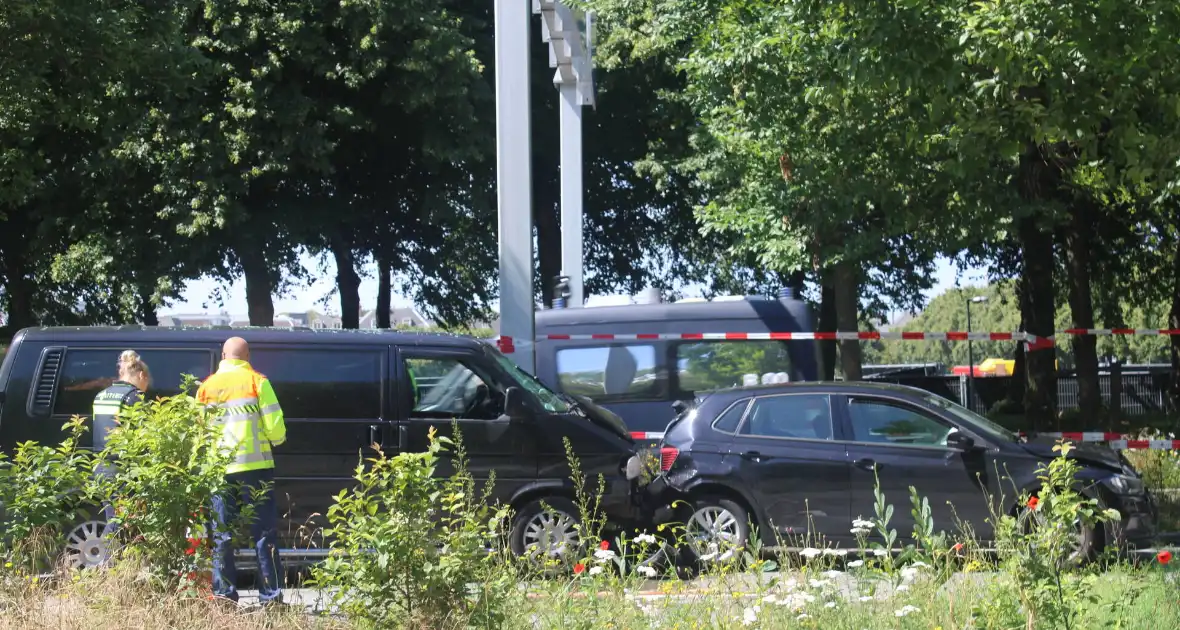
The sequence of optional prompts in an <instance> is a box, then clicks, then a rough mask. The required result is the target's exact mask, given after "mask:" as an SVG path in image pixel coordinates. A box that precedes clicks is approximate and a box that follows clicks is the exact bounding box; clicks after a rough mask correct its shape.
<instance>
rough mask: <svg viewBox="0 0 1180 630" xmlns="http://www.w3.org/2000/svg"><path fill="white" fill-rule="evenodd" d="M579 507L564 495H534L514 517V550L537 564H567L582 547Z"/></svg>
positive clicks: (511, 533)
mask: <svg viewBox="0 0 1180 630" xmlns="http://www.w3.org/2000/svg"><path fill="white" fill-rule="evenodd" d="M579 523H580V521H579V519H578V509H577V507H576V506H575V505H574V503H573V501H570V500H569V499H566V498H565V497H557V496H549V497H545V498H542V499H535V500H533V501H530V502H528V503H526V504H524V505H523V506H521V507H520V509H518V510H517V511H516V515H515V516H514V517H513V519H512V529H511V530H510V531H509V533H508V544H509V547H510V548H511V549H512V553H513V554H515V555H517V556H519V557H523V558H528V559H530V560H532V561H534V562H535V563H536V564H539V565H540V564H545V563H546V562H547V561H557V562H559V563H562V564H568V563H571V562H573V561H574V559H575V558H577V556H578V554H579V553H580V550H581V540H580V539H579V537H578V529H577V527H578V525H579Z"/></svg>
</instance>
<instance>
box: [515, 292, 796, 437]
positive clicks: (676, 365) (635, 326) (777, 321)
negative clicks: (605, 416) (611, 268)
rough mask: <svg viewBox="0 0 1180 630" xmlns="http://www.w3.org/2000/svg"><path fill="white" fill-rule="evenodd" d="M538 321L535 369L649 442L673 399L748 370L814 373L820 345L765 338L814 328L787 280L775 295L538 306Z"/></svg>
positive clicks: (739, 380) (724, 383) (738, 378)
mask: <svg viewBox="0 0 1180 630" xmlns="http://www.w3.org/2000/svg"><path fill="white" fill-rule="evenodd" d="M536 330H537V346H536V361H537V377H538V378H540V379H541V381H542V382H544V383H545V384H546V385H549V386H550V387H552V388H553V389H555V390H557V391H559V392H563V393H566V394H572V395H578V396H584V397H586V398H588V399H590V400H592V401H594V402H595V403H597V404H599V405H602V406H603V407H605V408H607V409H610V410H611V411H613V412H615V413H617V414H618V415H619V416H621V417H622V418H623V421H624V422H626V424H627V426H628V427H629V428H630V429H631V431H632V432H634V434H633V437H634V438H636V439H637V440H645V439H646V440H647V441H648V442H651V441H658V440H659V439H660V437H661V436H662V432H663V430H664V427H665V426H667V424H668V423H669V422H671V421H672V419H673V417H675V415H676V414H675V412H674V411H673V408H672V403H673V402H675V401H682V402H689V401H692V400H693V398H694V397H695V395H696V394H697V392H703V391H710V390H715V389H725V388H729V387H734V386H740V385H742V384H743V380H744V379H745V377H746V375H747V374H750V375H753V376H756V377H757V378H758V380H759V382H761V381H762V377H763V376H764V375H766V374H775V375H776V376H777V375H780V374H784V373H785V374H786V375H787V377H788V379H789V380H790V381H791V382H798V381H816V380H819V344H817V343H816V342H815V341H814V340H810V339H793V340H785V339H773V338H771V336H772V333H812V332H814V331H815V328H814V326H813V318H812V313H811V309H810V307H809V306H808V305H807V303H806V302H804V301H802V300H800V299H798V298H797V297H796V296H795V294H794V292H792V291H791V290H790V289H784V290H783V291H782V292H781V293H780V295H779V296H778V298H777V299H771V298H767V297H761V296H734V297H730V298H714V299H713V300H712V301H704V300H682V301H680V302H669V303H661V302H656V303H651V304H625V305H619V306H587V307H583V308H555V309H550V310H544V311H539V312H538V313H537V319H536ZM724 333H742V334H745V335H748V337H747V338H745V339H742V338H740V336H741V335H728V336H726V335H724Z"/></svg>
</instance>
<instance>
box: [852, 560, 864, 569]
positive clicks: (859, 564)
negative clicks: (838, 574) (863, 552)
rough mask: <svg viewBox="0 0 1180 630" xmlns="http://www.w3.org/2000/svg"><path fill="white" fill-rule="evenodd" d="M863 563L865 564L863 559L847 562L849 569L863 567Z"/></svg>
mask: <svg viewBox="0 0 1180 630" xmlns="http://www.w3.org/2000/svg"><path fill="white" fill-rule="evenodd" d="M864 565H865V561H864V560H853V561H852V562H849V563H848V568H849V569H859V568H861V567H863V566H864Z"/></svg>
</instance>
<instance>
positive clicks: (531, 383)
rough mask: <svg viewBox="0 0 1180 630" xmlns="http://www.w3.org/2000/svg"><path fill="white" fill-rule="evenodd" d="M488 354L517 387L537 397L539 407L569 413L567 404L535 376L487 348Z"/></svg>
mask: <svg viewBox="0 0 1180 630" xmlns="http://www.w3.org/2000/svg"><path fill="white" fill-rule="evenodd" d="M488 352H489V353H490V354H491V355H492V356H493V357H494V358H495V359H496V363H498V364H500V367H502V368H503V369H504V371H506V372H508V374H509V376H511V377H512V379H513V380H515V381H516V383H517V384H518V385H520V386H521V387H523V388H525V389H526V390H528V391H529V393H531V394H532V395H534V396H536V397H537V400H538V401H539V402H540V403H541V406H543V407H545V410H546V411H551V412H553V413H568V412H569V410H570V405H569V403H567V402H566V401H565V400H564V399H562V397H561V396H559V395H558V394H557V393H555V392H554V391H553V390H551V389H549V388H548V387H545V385H544V384H543V383H541V381H539V380H537V378H536V377H535V376H533V375H532V374H529V373H528V372H525V371H524V370H522V369H520V367H519V366H517V365H516V364H515V363H513V362H512V359H509V358H508V357H506V356H504V355H503V354H500V353H499V352H498V351H496V350H494V349H492V348H490V347H489V348H488Z"/></svg>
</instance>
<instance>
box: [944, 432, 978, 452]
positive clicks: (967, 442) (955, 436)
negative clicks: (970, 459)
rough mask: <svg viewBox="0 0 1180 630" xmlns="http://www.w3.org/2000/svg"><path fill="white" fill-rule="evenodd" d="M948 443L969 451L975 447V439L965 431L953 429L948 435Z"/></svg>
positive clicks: (952, 446) (950, 446)
mask: <svg viewBox="0 0 1180 630" xmlns="http://www.w3.org/2000/svg"><path fill="white" fill-rule="evenodd" d="M946 445H947V447H949V448H955V449H959V450H960V451H969V450H971V449H973V448H975V440H974V439H972V438H971V436H969V435H966V434H965V433H961V432H959V431H952V432H951V433H950V434H949V435H947V436H946Z"/></svg>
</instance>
